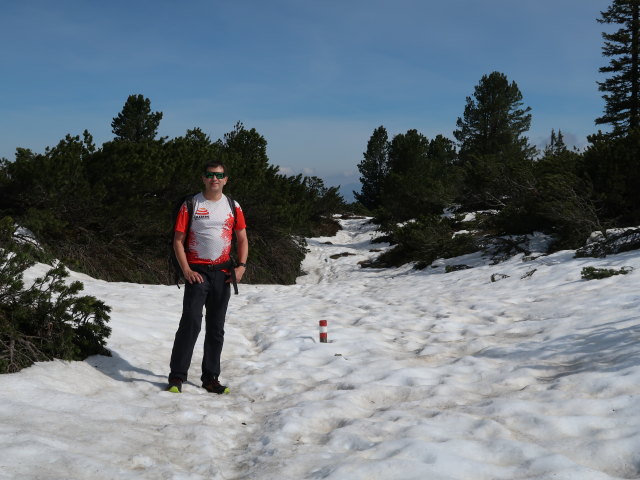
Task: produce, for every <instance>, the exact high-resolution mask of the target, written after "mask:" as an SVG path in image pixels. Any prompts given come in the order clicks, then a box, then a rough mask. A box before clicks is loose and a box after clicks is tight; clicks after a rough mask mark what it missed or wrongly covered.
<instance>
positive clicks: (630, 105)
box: [596, 0, 640, 136]
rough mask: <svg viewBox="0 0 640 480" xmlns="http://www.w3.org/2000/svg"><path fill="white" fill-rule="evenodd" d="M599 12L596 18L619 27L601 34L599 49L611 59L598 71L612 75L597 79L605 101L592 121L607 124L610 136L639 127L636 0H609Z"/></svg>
mask: <svg viewBox="0 0 640 480" xmlns="http://www.w3.org/2000/svg"><path fill="white" fill-rule="evenodd" d="M601 15H602V18H600V19H598V22H600V23H604V24H617V25H620V26H621V28H620V29H618V30H617V31H616V32H614V33H603V34H602V37H603V38H604V40H605V42H604V46H603V47H602V53H603V55H604V56H606V57H610V58H611V60H610V62H609V65H607V66H606V67H602V68H600V72H601V73H611V74H613V75H612V76H611V77H610V78H608V79H606V80H605V81H604V82H598V85H599V90H600V91H601V92H606V93H605V94H604V95H603V98H604V100H605V102H606V105H605V111H604V115H603V116H602V117H600V118H597V119H596V124H598V125H600V124H610V125H612V126H613V131H612V134H613V135H614V136H624V135H626V134H627V133H628V132H629V131H631V130H633V129H636V128H638V127H640V65H639V61H640V45H639V42H640V0H613V2H612V4H611V5H610V6H609V8H608V9H607V10H606V11H605V12H601Z"/></svg>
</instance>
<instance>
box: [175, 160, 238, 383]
mask: <svg viewBox="0 0 640 480" xmlns="http://www.w3.org/2000/svg"><path fill="white" fill-rule="evenodd" d="M228 179H229V177H227V175H226V172H225V166H224V164H222V163H221V162H212V163H208V164H207V165H205V168H204V173H203V175H202V182H203V183H204V191H203V192H202V193H198V194H197V195H195V196H194V198H193V200H194V208H193V218H192V219H191V227H190V229H189V231H186V230H187V225H189V218H188V217H189V212H188V209H187V205H186V203H184V204H183V205H182V207H181V209H180V213H179V214H178V218H177V220H176V225H175V233H174V238H173V248H174V251H175V253H176V257H177V259H178V262H179V263H180V268H181V269H182V273H183V274H184V278H185V288H184V299H183V305H182V317H181V318H180V325H179V327H178V331H177V332H176V336H175V340H174V343H173V351H172V352H171V363H170V368H171V373H170V374H169V388H168V390H169V391H171V392H174V393H180V392H182V384H183V383H184V382H186V381H187V372H188V370H189V366H190V364H191V357H192V355H193V348H194V346H195V343H196V340H197V338H198V334H199V333H200V328H201V325H202V310H203V307H206V312H207V313H206V317H205V320H206V327H205V328H206V329H205V337H204V356H203V358H202V377H201V380H202V387H203V388H204V389H206V390H207V391H209V392H212V393H218V394H220V393H228V392H229V389H228V388H227V387H226V386H225V385H221V384H220V382H219V380H218V377H219V375H220V355H221V353H222V344H223V341H224V321H225V316H226V313H227V304H228V303H229V297H230V295H231V288H230V282H231V281H232V280H231V277H232V275H233V274H234V273H235V279H236V281H237V282H239V281H240V280H241V279H242V276H243V275H244V272H245V268H246V261H247V256H248V255H249V243H248V240H247V232H246V224H245V219H244V214H243V213H242V209H241V208H240V205H238V204H237V203H235V233H236V242H237V243H236V244H237V253H238V264H237V266H236V267H235V271H232V269H234V267H233V263H232V261H231V257H230V255H229V253H230V251H231V239H232V229H233V227H234V215H233V213H232V211H231V206H230V203H229V200H228V198H227V197H226V196H225V195H224V194H223V193H222V190H223V188H224V186H225V185H226V183H227V181H228Z"/></svg>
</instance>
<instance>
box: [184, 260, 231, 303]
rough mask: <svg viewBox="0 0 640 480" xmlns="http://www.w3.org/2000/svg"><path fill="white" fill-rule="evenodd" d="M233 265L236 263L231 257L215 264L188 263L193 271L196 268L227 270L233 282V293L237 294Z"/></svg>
mask: <svg viewBox="0 0 640 480" xmlns="http://www.w3.org/2000/svg"><path fill="white" fill-rule="evenodd" d="M235 265H236V262H234V261H233V259H232V260H228V261H226V262H223V263H217V264H215V265H213V264H208V263H190V264H189V266H190V267H191V269H192V270H195V271H198V269H201V270H208V271H210V272H211V271H212V272H218V271H220V270H229V275H231V283H232V284H233V293H234V294H236V295H238V281H237V279H236V269H235Z"/></svg>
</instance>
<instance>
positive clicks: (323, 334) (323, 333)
mask: <svg viewBox="0 0 640 480" xmlns="http://www.w3.org/2000/svg"><path fill="white" fill-rule="evenodd" d="M327 332H328V329H327V321H326V320H320V343H327Z"/></svg>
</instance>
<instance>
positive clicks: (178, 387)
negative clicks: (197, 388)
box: [167, 377, 182, 393]
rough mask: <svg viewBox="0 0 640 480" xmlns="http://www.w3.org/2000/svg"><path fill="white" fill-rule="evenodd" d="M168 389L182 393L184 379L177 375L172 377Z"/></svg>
mask: <svg viewBox="0 0 640 480" xmlns="http://www.w3.org/2000/svg"><path fill="white" fill-rule="evenodd" d="M167 391H168V392H171V393H182V380H181V379H179V378H177V377H170V378H169V387H168V388H167Z"/></svg>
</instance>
